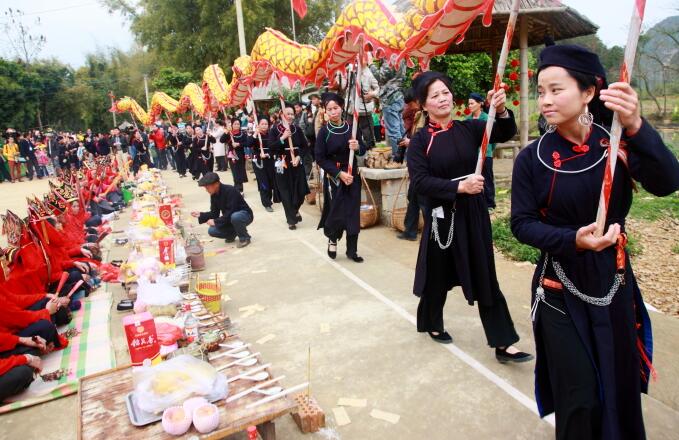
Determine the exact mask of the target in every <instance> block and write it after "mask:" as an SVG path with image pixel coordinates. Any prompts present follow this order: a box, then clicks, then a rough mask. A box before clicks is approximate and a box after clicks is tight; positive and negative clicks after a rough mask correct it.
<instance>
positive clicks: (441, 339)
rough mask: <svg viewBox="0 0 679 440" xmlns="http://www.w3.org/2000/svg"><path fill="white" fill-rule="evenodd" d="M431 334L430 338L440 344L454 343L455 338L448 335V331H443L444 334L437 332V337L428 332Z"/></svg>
mask: <svg viewBox="0 0 679 440" xmlns="http://www.w3.org/2000/svg"><path fill="white" fill-rule="evenodd" d="M427 333H429V337H430V338H432V339H433V340H435V341H436V342H438V343H439V344H452V343H453V337H452V336H450V335H449V334H448V332H447V331H445V330H444V331H442V332H437V333H438V335H435V334H434V333H433V332H427Z"/></svg>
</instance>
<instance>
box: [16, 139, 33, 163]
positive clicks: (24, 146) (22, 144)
mask: <svg viewBox="0 0 679 440" xmlns="http://www.w3.org/2000/svg"><path fill="white" fill-rule="evenodd" d="M19 154H21V157H27V158H29V159H33V160H35V148H34V147H33V143H32V142H31V141H29V140H27V139H21V140H20V141H19Z"/></svg>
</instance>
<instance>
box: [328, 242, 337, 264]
mask: <svg viewBox="0 0 679 440" xmlns="http://www.w3.org/2000/svg"><path fill="white" fill-rule="evenodd" d="M330 246H334V247H335V250H334V251H331V250H330ZM328 257H330V258H332V259H333V260H334V259H335V257H337V242H336V241H335V242H332V241H330V240H328Z"/></svg>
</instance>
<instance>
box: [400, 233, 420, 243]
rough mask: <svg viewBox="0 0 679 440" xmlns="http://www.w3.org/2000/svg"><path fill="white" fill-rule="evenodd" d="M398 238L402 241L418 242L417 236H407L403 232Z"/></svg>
mask: <svg viewBox="0 0 679 440" xmlns="http://www.w3.org/2000/svg"><path fill="white" fill-rule="evenodd" d="M396 237H397V238H400V239H401V240H408V241H417V235H410V234H406V233H405V232H401V233H400V234H398V235H397V236H396Z"/></svg>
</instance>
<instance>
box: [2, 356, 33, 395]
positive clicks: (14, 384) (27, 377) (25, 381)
mask: <svg viewBox="0 0 679 440" xmlns="http://www.w3.org/2000/svg"><path fill="white" fill-rule="evenodd" d="M31 382H33V368H31V367H29V366H28V365H19V366H18V367H14V368H12V369H11V370H9V371H8V372H6V373H5V374H3V375H2V376H0V402H4V401H5V399H7V398H8V397H11V396H14V395H16V394H19V393H21V392H22V391H24V390H25V389H26V388H28V386H29V385H30V384H31Z"/></svg>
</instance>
